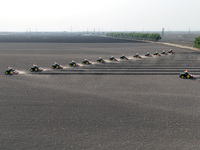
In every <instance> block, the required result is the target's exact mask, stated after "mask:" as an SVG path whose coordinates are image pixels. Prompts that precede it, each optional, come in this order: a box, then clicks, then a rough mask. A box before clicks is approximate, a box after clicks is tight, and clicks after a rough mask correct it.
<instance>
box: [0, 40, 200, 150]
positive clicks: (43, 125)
mask: <svg viewBox="0 0 200 150" xmlns="http://www.w3.org/2000/svg"><path fill="white" fill-rule="evenodd" d="M82 38H84V37H82ZM94 38H95V37H94ZM93 40H94V39H93ZM93 40H92V41H93ZM104 40H105V41H106V38H105V39H104ZM108 40H110V39H108ZM171 48H172V49H173V50H175V54H171V55H166V56H160V57H159V56H153V57H150V58H145V57H144V55H145V54H146V52H150V53H151V54H152V53H154V52H155V51H158V52H162V50H166V51H168V50H169V49H171ZM135 53H139V54H140V55H141V56H143V58H142V59H136V58H133V57H132V56H133V55H134V54H135ZM122 54H124V55H126V56H127V57H128V58H129V60H119V61H117V62H111V61H109V60H108V58H109V57H110V56H115V57H116V58H118V59H119V57H120V56H121V55H122ZM99 57H102V58H103V59H105V60H106V63H104V64H99V63H97V62H96V60H97V59H98V58H99ZM84 59H88V60H90V61H91V62H92V63H93V64H92V65H80V66H79V67H74V68H70V67H68V63H69V62H70V61H72V60H74V61H76V62H77V63H79V64H81V62H82V61H83V60H84ZM55 61H56V62H57V63H59V64H61V65H63V66H64V69H63V70H52V69H51V65H52V64H53V63H54V62H55ZM0 64H1V67H0V90H1V92H0V149H5V150H7V149H8V150H12V149H13V150H14V149H15V150H16V149H30V150H38V149H47V150H53V149H62V150H63V149H66V150H68V149H75V150H76V149H78V150H79V149H87V150H94V149H115V150H122V149H127V150H132V149H138V150H139V149H141V150H143V149H145V150H146V149H147V150H148V149H150V150H151V149H159V150H160V149H162V150H165V149H166V150H168V149H171V150H172V149H174V150H188V149H192V150H197V149H200V145H199V143H200V136H199V135H200V127H199V122H200V92H199V90H200V86H199V85H200V82H199V78H200V76H199V75H200V66H199V64H200V52H198V51H191V50H187V49H183V48H177V47H170V46H167V45H161V44H156V43H145V42H137V41H131V42H130V41H128V42H127V41H125V40H124V41H123V42H122V41H121V42H119V41H112V42H101V43H98V42H91V43H89V42H75V43H56V42H55V43H22V42H21V43H0ZM32 64H37V65H38V66H41V67H43V68H44V71H43V72H41V73H30V71H29V69H30V67H31V66H32ZM8 66H12V67H13V68H14V69H16V70H19V71H20V73H19V74H18V75H13V76H9V75H5V70H6V68H7V67H8ZM185 69H188V71H190V72H191V73H192V74H194V75H195V76H196V78H197V79H195V80H190V79H180V78H179V77H178V76H179V73H180V72H183V71H184V70H185Z"/></svg>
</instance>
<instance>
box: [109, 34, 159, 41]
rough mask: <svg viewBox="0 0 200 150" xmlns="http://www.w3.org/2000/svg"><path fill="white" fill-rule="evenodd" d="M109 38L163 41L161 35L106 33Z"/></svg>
mask: <svg viewBox="0 0 200 150" xmlns="http://www.w3.org/2000/svg"><path fill="white" fill-rule="evenodd" d="M106 36H108V37H115V38H124V39H138V40H154V41H158V40H160V39H161V36H160V34H159V33H136V32H133V33H123V32H109V33H106Z"/></svg>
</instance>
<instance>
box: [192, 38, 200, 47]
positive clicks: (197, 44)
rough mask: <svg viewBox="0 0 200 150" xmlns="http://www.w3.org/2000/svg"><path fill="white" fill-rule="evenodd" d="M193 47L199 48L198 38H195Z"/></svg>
mask: <svg viewBox="0 0 200 150" xmlns="http://www.w3.org/2000/svg"><path fill="white" fill-rule="evenodd" d="M193 47H194V48H200V36H199V37H196V38H195V40H194V45H193Z"/></svg>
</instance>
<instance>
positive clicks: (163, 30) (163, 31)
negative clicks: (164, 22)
mask: <svg viewBox="0 0 200 150" xmlns="http://www.w3.org/2000/svg"><path fill="white" fill-rule="evenodd" d="M164 33H165V28H162V37H164Z"/></svg>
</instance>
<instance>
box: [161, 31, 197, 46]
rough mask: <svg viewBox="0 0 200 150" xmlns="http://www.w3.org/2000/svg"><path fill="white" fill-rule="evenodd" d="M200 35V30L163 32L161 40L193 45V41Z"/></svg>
mask: <svg viewBox="0 0 200 150" xmlns="http://www.w3.org/2000/svg"><path fill="white" fill-rule="evenodd" d="M198 36H200V32H198V31H196V32H195V31H193V32H175V31H174V32H173V31H172V32H169V31H168V32H165V34H164V36H163V37H162V39H161V42H168V43H173V44H178V45H183V46H189V47H193V42H194V40H195V38H196V37H198Z"/></svg>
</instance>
